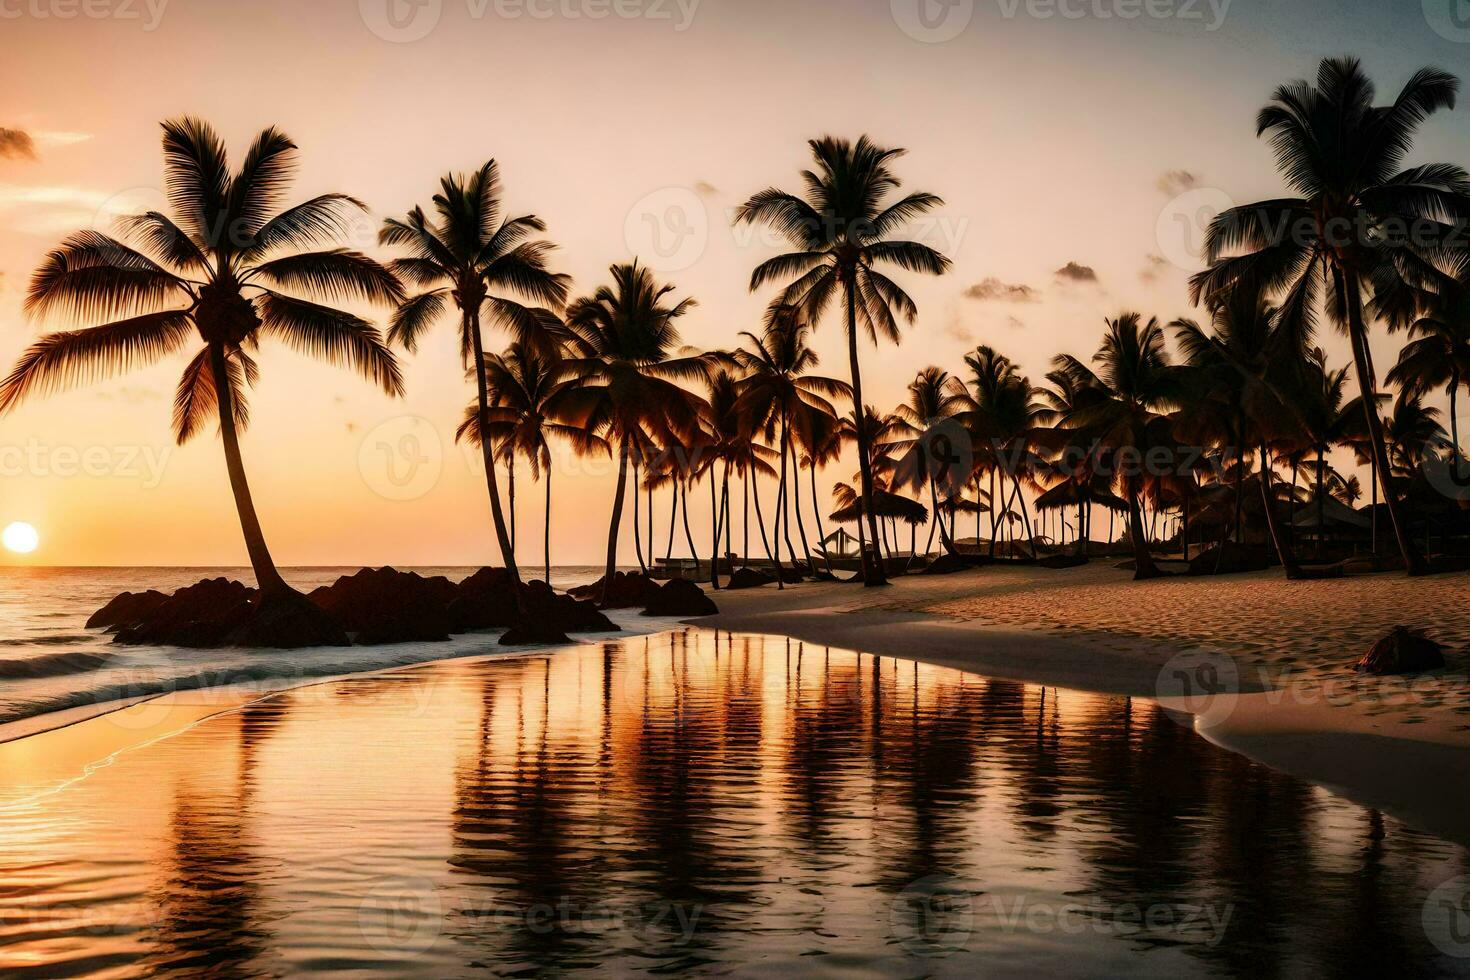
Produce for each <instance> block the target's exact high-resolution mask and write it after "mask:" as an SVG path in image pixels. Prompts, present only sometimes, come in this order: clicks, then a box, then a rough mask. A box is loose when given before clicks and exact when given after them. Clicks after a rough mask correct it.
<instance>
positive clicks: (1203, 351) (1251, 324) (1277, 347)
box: [1171, 289, 1305, 578]
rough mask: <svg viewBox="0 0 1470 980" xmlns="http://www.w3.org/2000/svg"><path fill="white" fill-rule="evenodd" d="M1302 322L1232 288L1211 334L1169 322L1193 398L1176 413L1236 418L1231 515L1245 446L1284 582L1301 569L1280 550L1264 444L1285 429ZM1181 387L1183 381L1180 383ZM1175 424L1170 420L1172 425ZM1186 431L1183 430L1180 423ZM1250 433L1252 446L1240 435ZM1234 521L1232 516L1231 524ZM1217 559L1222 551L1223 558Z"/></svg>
mask: <svg viewBox="0 0 1470 980" xmlns="http://www.w3.org/2000/svg"><path fill="white" fill-rule="evenodd" d="M1300 325H1301V321H1300V320H1299V319H1296V318H1292V317H1278V316H1277V313H1276V310H1274V309H1272V308H1271V307H1270V306H1268V305H1267V304H1266V303H1265V301H1264V300H1262V299H1261V298H1259V297H1253V296H1250V295H1248V294H1247V293H1246V292H1245V291H1244V290H1241V289H1237V290H1235V291H1234V292H1232V293H1230V294H1228V296H1227V297H1226V298H1225V301H1224V302H1221V303H1219V304H1217V305H1215V306H1214V308H1213V310H1212V311H1211V324H1210V330H1209V331H1206V330H1205V329H1204V328H1203V327H1201V326H1200V325H1199V324H1198V323H1196V322H1195V321H1194V320H1188V319H1181V320H1175V321H1174V322H1173V323H1172V324H1171V326H1173V327H1174V329H1175V330H1176V331H1177V332H1178V333H1177V339H1178V343H1179V350H1180V353H1181V354H1182V355H1183V358H1184V368H1185V369H1186V370H1187V371H1188V372H1189V373H1190V375H1191V376H1192V379H1191V380H1192V381H1193V382H1194V383H1193V384H1191V385H1189V390H1190V391H1191V392H1192V393H1193V394H1194V396H1195V397H1193V398H1190V399H1187V400H1185V402H1186V403H1185V404H1184V405H1183V406H1182V408H1181V414H1183V415H1185V416H1188V415H1191V414H1196V413H1198V414H1203V415H1206V416H1215V417H1217V418H1218V417H1224V418H1232V419H1236V420H1237V425H1236V431H1235V435H1236V436H1237V438H1239V439H1240V448H1239V449H1237V450H1236V453H1235V457H1236V462H1237V470H1236V472H1237V482H1236V488H1235V495H1236V507H1237V514H1238V513H1239V508H1240V506H1241V504H1242V503H1243V501H1242V500H1241V497H1242V493H1241V480H1242V479H1243V477H1244V473H1245V465H1244V461H1245V451H1246V449H1245V447H1246V446H1247V445H1249V444H1250V443H1252V442H1254V446H1253V449H1254V450H1255V451H1257V453H1258V456H1259V462H1260V467H1261V479H1260V484H1261V502H1262V505H1263V507H1264V511H1265V517H1266V528H1267V531H1268V533H1269V534H1270V536H1271V544H1272V546H1273V547H1274V548H1275V549H1276V555H1277V558H1278V559H1279V560H1280V561H1281V567H1282V568H1283V569H1284V570H1285V572H1286V577H1287V578H1298V577H1300V575H1301V569H1300V567H1299V566H1298V565H1297V563H1296V559H1295V557H1294V556H1293V555H1292V554H1291V552H1290V550H1289V549H1288V548H1287V547H1286V542H1285V539H1284V538H1283V536H1282V534H1281V532H1280V529H1279V528H1278V527H1277V525H1276V510H1277V507H1276V500H1275V497H1274V495H1273V493H1272V488H1271V472H1272V463H1271V452H1270V448H1269V446H1268V442H1269V441H1270V440H1271V439H1272V438H1273V437H1276V436H1278V435H1279V434H1282V433H1288V432H1291V431H1292V421H1291V416H1292V412H1291V408H1290V396H1289V394H1288V392H1290V391H1291V389H1292V384H1293V382H1294V381H1295V380H1296V379H1297V378H1299V377H1300V376H1301V374H1302V372H1303V361H1304V358H1305V351H1304V349H1303V347H1304V338H1303V337H1302V336H1301V334H1300V333H1299V332H1298V331H1297V329H1296V328H1298V327H1299V326H1300ZM1186 384H1188V382H1186ZM1178 424H1179V422H1178V420H1177V419H1176V426H1177V425H1178ZM1185 426H1186V428H1188V427H1189V426H1188V424H1187V423H1185ZM1250 427H1253V428H1254V430H1255V431H1254V436H1255V438H1254V440H1251V439H1250V438H1249V437H1248V435H1247V429H1248V428H1250ZM1237 523H1239V518H1237ZM1222 556H1223V552H1222Z"/></svg>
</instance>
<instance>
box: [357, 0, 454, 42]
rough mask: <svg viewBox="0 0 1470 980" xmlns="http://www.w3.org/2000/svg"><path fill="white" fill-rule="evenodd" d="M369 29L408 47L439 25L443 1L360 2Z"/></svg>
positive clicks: (371, 0)
mask: <svg viewBox="0 0 1470 980" xmlns="http://www.w3.org/2000/svg"><path fill="white" fill-rule="evenodd" d="M357 9H358V12H359V13H360V14H361V15H362V22H363V23H364V24H366V25H367V29H368V30H370V31H372V32H373V33H374V34H376V35H377V36H378V37H380V38H382V39H383V40H385V41H391V42H393V43H394V44H408V43H410V42H412V41H420V40H422V39H424V38H426V37H428V36H429V32H430V31H432V30H433V29H434V28H435V27H438V26H439V18H440V17H441V16H442V15H443V13H444V0H357Z"/></svg>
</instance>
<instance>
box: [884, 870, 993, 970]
mask: <svg viewBox="0 0 1470 980" xmlns="http://www.w3.org/2000/svg"><path fill="white" fill-rule="evenodd" d="M888 923H889V925H890V926H891V927H892V928H893V931H894V933H895V935H897V937H898V942H899V945H901V946H902V947H903V948H904V949H905V950H907V951H908V952H910V953H912V954H913V955H915V956H948V955H950V954H951V953H957V952H959V951H961V950H963V949H964V948H965V945H966V944H967V943H968V942H969V941H970V935H971V933H973V932H974V929H975V910H974V908H973V904H972V901H971V893H970V890H969V889H968V888H966V887H965V886H964V885H963V883H962V882H961V881H960V880H959V879H957V878H955V877H953V876H951V875H945V874H938V875H930V876H929V877H927V878H920V879H919V880H918V881H914V882H910V884H909V886H908V887H907V888H905V889H904V890H903V891H901V892H899V893H898V894H897V895H896V896H894V899H893V901H892V902H891V903H890V905H889V911H888Z"/></svg>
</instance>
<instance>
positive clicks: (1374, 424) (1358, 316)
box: [1342, 274, 1429, 575]
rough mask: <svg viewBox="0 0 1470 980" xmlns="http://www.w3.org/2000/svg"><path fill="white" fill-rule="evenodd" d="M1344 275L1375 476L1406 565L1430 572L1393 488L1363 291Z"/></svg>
mask: <svg viewBox="0 0 1470 980" xmlns="http://www.w3.org/2000/svg"><path fill="white" fill-rule="evenodd" d="M1342 278H1343V280H1344V281H1345V285H1346V287H1347V300H1348V302H1347V308H1348V310H1347V312H1348V330H1349V332H1350V333H1351V335H1352V344H1353V369H1354V371H1355V372H1356V373H1357V376H1358V391H1359V393H1360V394H1361V395H1362V397H1363V411H1364V414H1365V415H1366V416H1367V421H1368V440H1369V442H1370V444H1371V447H1370V448H1371V449H1372V452H1373V461H1374V468H1375V470H1376V472H1375V476H1376V477H1377V480H1378V484H1379V486H1380V487H1382V489H1383V502H1384V504H1385V505H1387V508H1388V517H1389V520H1390V521H1391V522H1392V523H1393V533H1394V537H1395V538H1397V539H1398V543H1399V553H1400V554H1402V555H1403V558H1404V568H1405V570H1407V572H1408V573H1409V574H1410V575H1424V574H1427V573H1428V571H1429V566H1428V564H1426V563H1425V561H1424V556H1423V555H1421V554H1419V549H1418V548H1417V547H1416V546H1415V545H1414V542H1413V541H1412V540H1410V538H1409V529H1408V526H1407V525H1406V524H1405V523H1404V518H1403V515H1402V514H1401V513H1400V507H1399V501H1398V497H1397V496H1395V494H1394V492H1393V470H1392V469H1391V468H1390V467H1389V465H1388V447H1387V445H1386V444H1385V443H1384V441H1383V420H1382V419H1381V418H1379V417H1378V399H1377V397H1376V396H1377V394H1378V385H1377V384H1376V383H1375V381H1374V377H1373V365H1372V363H1371V361H1370V360H1369V354H1368V328H1367V326H1366V325H1365V324H1364V322H1363V295H1362V293H1361V291H1360V290H1359V288H1358V277H1357V276H1355V275H1352V274H1345V275H1343V277H1342Z"/></svg>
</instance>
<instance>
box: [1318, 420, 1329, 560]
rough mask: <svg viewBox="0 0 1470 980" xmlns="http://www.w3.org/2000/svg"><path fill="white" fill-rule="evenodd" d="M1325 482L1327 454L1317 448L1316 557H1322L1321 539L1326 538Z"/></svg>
mask: <svg viewBox="0 0 1470 980" xmlns="http://www.w3.org/2000/svg"><path fill="white" fill-rule="evenodd" d="M1326 482H1327V452H1326V447H1325V446H1318V447H1317V557H1318V558H1321V557H1322V544H1323V539H1325V538H1326V537H1327V517H1326V513H1327V500H1326V499H1325V498H1324V497H1323V495H1322V491H1323V489H1324V487H1325V484H1326Z"/></svg>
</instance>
